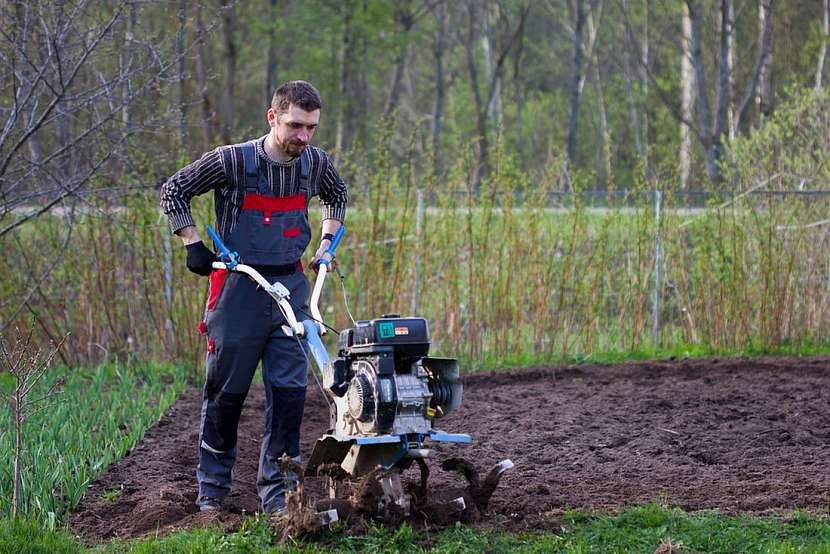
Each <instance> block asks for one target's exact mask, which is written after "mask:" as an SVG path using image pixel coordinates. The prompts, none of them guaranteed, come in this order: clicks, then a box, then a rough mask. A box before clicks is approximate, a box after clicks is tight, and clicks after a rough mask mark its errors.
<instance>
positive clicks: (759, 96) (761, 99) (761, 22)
mask: <svg viewBox="0 0 830 554" xmlns="http://www.w3.org/2000/svg"><path fill="white" fill-rule="evenodd" d="M771 2H772V0H761V1H760V2H759V3H758V36H759V37H762V40H763V37H764V36H767V35H768V34H769V29H770V26H771V24H772V21H771V19H770V18H771V13H770V11H771V7H772V5H771ZM761 48H763V46H761ZM771 70H772V50H771V49H769V51H768V54H767V56H765V57H764V58H763V61H762V62H761V72H760V74H759V76H758V89H757V92H756V95H755V105H756V106H757V107H758V126H759V127H760V126H761V125H763V124H764V119H765V118H766V117H767V116H769V114H770V111H771V107H772V106H771V92H770V72H771Z"/></svg>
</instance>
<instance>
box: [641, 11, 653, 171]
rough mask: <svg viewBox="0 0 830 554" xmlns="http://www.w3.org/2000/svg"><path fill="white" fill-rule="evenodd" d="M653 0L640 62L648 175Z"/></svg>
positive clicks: (646, 12) (644, 32) (644, 161)
mask: <svg viewBox="0 0 830 554" xmlns="http://www.w3.org/2000/svg"><path fill="white" fill-rule="evenodd" d="M651 2H652V0H646V10H645V16H644V18H643V39H642V44H641V55H642V59H641V63H640V90H642V94H643V100H644V102H645V105H644V108H643V123H642V125H641V127H642V129H643V139H644V143H645V148H643V152H644V153H645V157H644V159H643V167H644V168H645V173H646V176H649V175H651V161H650V158H649V156H650V154H649V150H650V148H651V141H652V133H651V116H650V111H651V108H650V106H651V104H650V103H649V98H648V88H649V82H648V80H649V77H648V76H649V73H650V72H651V48H650V40H651V39H650V37H649V17H650V16H651V13H652V5H651Z"/></svg>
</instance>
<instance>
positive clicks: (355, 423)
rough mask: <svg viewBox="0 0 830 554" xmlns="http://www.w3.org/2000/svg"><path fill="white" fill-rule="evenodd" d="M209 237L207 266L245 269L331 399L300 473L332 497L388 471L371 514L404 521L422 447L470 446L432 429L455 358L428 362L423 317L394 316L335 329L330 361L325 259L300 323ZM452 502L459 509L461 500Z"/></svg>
mask: <svg viewBox="0 0 830 554" xmlns="http://www.w3.org/2000/svg"><path fill="white" fill-rule="evenodd" d="M343 232H344V229H343V227H341V228H340V230H339V231H338V232H337V234H336V235H335V237H334V239H333V240H332V243H331V246H330V247H329V249H328V251H327V253H328V254H329V255H330V256H331V259H332V260H333V259H334V252H335V249H336V248H337V245H338V244H339V242H340V239H341V238H342V236H343ZM208 233H209V234H210V236H211V238H213V241H214V242H215V243H216V246H217V248H218V250H219V252H220V255H219V257H220V259H221V260H222V261H221V262H214V268H217V269H228V270H231V271H239V272H242V273H245V274H246V275H248V276H249V277H250V278H252V279H253V280H254V281H255V282H257V283H258V284H259V285H260V286H261V287H262V288H263V289H264V290H265V291H266V292H267V293H268V294H269V295H271V297H272V298H273V299H274V300H275V301H276V302H277V304H278V305H279V307H280V309H281V310H282V313H283V314H284V315H285V319H286V321H287V322H288V325H286V326H285V327H284V328H283V330H284V332H285V333H286V334H289V335H292V336H294V337H296V338H297V339H298V340H301V338H302V339H304V341H303V342H305V344H306V345H307V346H308V349H309V350H310V351H311V353H312V357H313V358H314V360H315V361H316V364H317V366H318V368H319V370H320V373H321V374H322V383H320V381H319V380H318V384H319V385H320V387H321V389H322V391H323V394H324V396H326V397H328V398H330V399H331V400H330V401H329V406H330V410H331V428H330V430H329V432H328V433H327V434H325V435H324V436H323V437H322V438H320V439H318V440H317V442H316V444H315V446H314V449H313V451H312V453H311V456H310V457H309V460H308V463H307V464H306V467H305V469H304V474H305V476H318V475H324V476H327V477H328V478H329V493H330V496H331V498H334V497H335V495H336V493H337V483H338V482H340V480H341V479H343V478H357V477H361V476H365V475H367V474H369V473H370V472H373V471H376V470H378V469H384V470H387V471H385V472H384V473H383V475H382V476H381V477H380V478H379V481H380V485H381V487H382V489H383V494H382V499H381V500H380V503H381V504H382V505H381V506H378V508H379V509H380V511H381V512H383V513H389V512H390V511H394V512H396V513H398V514H403V515H405V516H406V515H409V512H410V508H411V501H412V499H411V496H410V494H408V493H407V492H406V491H405V490H404V487H403V486H402V483H401V479H400V476H401V472H402V471H403V470H405V469H407V468H408V467H409V466H410V465H411V464H412V462H413V461H416V462H417V463H418V465H419V466H420V468H421V473H422V488H425V486H426V483H425V481H426V475H428V473H429V472H428V470H427V468H426V465H425V462H424V459H425V458H427V457H428V456H429V453H430V450H429V449H428V448H427V444H428V442H429V441H437V442H449V443H460V444H467V443H470V442H471V439H470V436H469V435H467V434H453V433H445V432H443V431H439V430H437V429H435V428H434V427H433V422H434V421H435V420H438V419H440V418H442V417H443V416H445V415H447V414H449V413H450V412H452V411H453V410H454V409H456V408H457V407H458V406H459V405H460V404H461V397H462V385H461V380H460V374H459V366H458V362H457V360H455V359H450V358H433V357H430V356H428V354H429V345H430V341H429V330H428V327H427V322H426V320H425V319H423V318H420V317H400V316H399V315H396V314H387V315H383V316H381V317H380V318H378V319H372V320H359V321H355V322H354V327H350V328H348V329H345V330H343V331H341V332H340V335H339V337H338V341H337V356H336V357H334V358H332V357H330V356H329V354H328V352H327V351H326V349H325V347H324V346H323V344H322V341H321V339H320V336H321V335H323V334H325V333H326V325H325V324H324V323H323V318H322V316H321V314H320V311H319V307H318V302H319V299H320V293H321V291H322V287H323V283H324V282H325V279H326V274H327V272H328V271H329V261H328V260H326V259H325V258H324V259H323V260H321V262H320V265H319V269H318V273H317V279H316V281H315V284H314V288H313V291H312V294H311V299H310V302H309V308H310V311H311V317H312V318H313V319H304V320H303V321H298V320H297V317H296V314H295V311H294V307H292V303H291V302H290V299H289V293H288V290H287V289H286V288H285V287H284V286H282V285H281V284H280V283H279V282H274V283H269V282H268V281H267V280H265V279H264V278H263V277H262V276H261V275H260V274H259V273H258V272H257V271H256V270H254V269H253V268H251V267H249V266H246V265H243V264H239V263H237V255H236V253H234V252H230V251H228V249H227V248H226V247H225V245H224V244H222V241H221V240H220V239H219V237H218V236H217V235H216V233H215V232H214V231H213V229H212V228H210V226H208ZM338 272H339V270H338ZM341 278H342V274H341ZM353 321H354V320H353ZM315 378H316V374H315ZM497 467H499V470H498V473H499V474H500V473H501V472H503V471H504V470H505V469H508V468H509V467H512V463H510V462H509V460H506V461H505V462H502V464H501V465H500V466H497ZM456 501H457V502H460V505H458V506H457V507H458V509H459V510H463V509H464V505H463V504H464V501H463V499H460V498H459V499H456ZM335 518H336V517H335Z"/></svg>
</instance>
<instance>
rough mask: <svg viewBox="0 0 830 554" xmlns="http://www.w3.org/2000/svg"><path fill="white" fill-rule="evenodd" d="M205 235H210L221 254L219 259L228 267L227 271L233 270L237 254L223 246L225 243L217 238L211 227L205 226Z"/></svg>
mask: <svg viewBox="0 0 830 554" xmlns="http://www.w3.org/2000/svg"><path fill="white" fill-rule="evenodd" d="M207 233H208V235H210V238H211V239H213V242H214V244H216V247H217V248H218V249H219V252H220V253H221V255H220V256H219V259H220V260H222V261H223V262H224V263H226V264H227V265H228V269H234V268H235V267H236V264H237V261H236V258H237V256H238V255H239V254H237V253H236V252H231V251H230V250H228V247H227V246H225V243H224V242H222V239H220V238H219V235H218V234H217V233H216V231H214V230H213V227H211V226H210V225H208V226H207ZM225 260H227V261H225Z"/></svg>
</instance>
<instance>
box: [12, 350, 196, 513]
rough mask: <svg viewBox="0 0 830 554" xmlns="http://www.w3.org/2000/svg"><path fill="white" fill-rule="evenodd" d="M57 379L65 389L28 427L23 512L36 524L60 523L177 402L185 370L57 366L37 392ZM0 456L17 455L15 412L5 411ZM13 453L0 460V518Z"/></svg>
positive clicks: (149, 367)
mask: <svg viewBox="0 0 830 554" xmlns="http://www.w3.org/2000/svg"><path fill="white" fill-rule="evenodd" d="M58 375H60V376H65V377H66V378H67V379H66V384H65V386H64V387H63V389H62V393H61V394H60V396H59V397H58V398H57V399H56V400H55V401H53V402H52V403H51V404H50V405H49V406H48V408H47V409H46V410H43V411H40V412H37V413H35V414H34V415H33V416H32V417H31V418H30V419H29V420H28V421H27V422H26V427H25V429H24V436H23V447H24V452H23V456H22V464H23V476H22V481H23V487H22V503H21V512H22V513H23V514H24V515H27V516H28V517H30V518H32V519H33V520H37V521H45V522H48V521H55V520H57V521H61V520H62V519H63V518H64V516H65V515H66V514H67V513H68V512H69V511H70V510H71V509H72V508H74V507H75V505H77V503H78V502H79V501H80V499H81V497H82V496H83V493H84V491H85V490H86V487H87V485H88V484H89V483H91V482H92V480H93V479H95V477H96V476H97V475H98V474H99V473H100V472H102V471H103V470H104V469H106V467H107V466H108V465H109V464H111V463H112V462H114V461H115V460H118V459H120V458H121V457H123V456H124V454H125V453H126V452H127V451H128V450H129V449H130V448H132V447H133V446H134V445H135V444H136V443H137V442H138V441H140V440H141V438H142V437H143V436H144V431H145V430H146V429H147V427H149V426H150V425H151V424H153V423H154V422H156V421H157V420H158V419H159V418H160V417H161V416H162V414H164V412H165V411H166V410H167V408H168V407H169V406H170V405H171V404H172V403H173V402H174V401H175V400H176V398H177V397H178V395H179V393H180V392H181V391H182V388H183V384H184V372H183V371H182V370H181V369H180V368H174V367H170V366H145V367H137V368H126V367H123V366H120V365H117V364H109V365H104V366H101V367H99V368H97V369H83V368H74V369H67V368H64V367H55V368H52V369H50V370H49V372H48V373H47V375H46V378H45V379H44V380H43V382H42V383H41V384H40V385H39V388H38V387H36V389H35V390H34V391H33V394H35V395H37V394H42V393H43V391H42V390H41V389H43V388H44V387H46V386H47V384H48V383H50V382H52V380H53V379H54V378H56V377H57V376H58ZM0 429H3V431H2V432H0V451H2V452H14V433H13V432H12V431H11V425H10V412H9V410H6V409H4V410H3V411H2V413H0ZM12 463H13V457H12V456H3V458H2V459H0V513H2V514H9V513H11V512H10V507H11V491H12V475H13V473H12Z"/></svg>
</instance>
